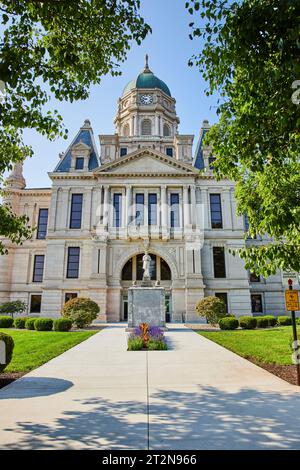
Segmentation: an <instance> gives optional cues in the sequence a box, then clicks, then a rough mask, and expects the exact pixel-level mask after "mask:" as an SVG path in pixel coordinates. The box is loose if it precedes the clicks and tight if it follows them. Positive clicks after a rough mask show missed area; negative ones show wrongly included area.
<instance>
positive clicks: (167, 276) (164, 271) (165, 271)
mask: <svg viewBox="0 0 300 470" xmlns="http://www.w3.org/2000/svg"><path fill="white" fill-rule="evenodd" d="M160 279H161V280H162V281H171V279H172V275H171V270H170V268H169V265H168V264H167V263H166V262H165V260H164V259H162V258H161V259H160Z"/></svg>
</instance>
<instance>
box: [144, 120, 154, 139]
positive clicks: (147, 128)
mask: <svg viewBox="0 0 300 470" xmlns="http://www.w3.org/2000/svg"><path fill="white" fill-rule="evenodd" d="M151 127H152V126H151V121H150V119H144V120H143V121H142V135H151V134H152V130H151Z"/></svg>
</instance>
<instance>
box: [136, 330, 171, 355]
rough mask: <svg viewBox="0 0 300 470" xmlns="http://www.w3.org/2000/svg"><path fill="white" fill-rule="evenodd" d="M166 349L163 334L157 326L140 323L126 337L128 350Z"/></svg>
mask: <svg viewBox="0 0 300 470" xmlns="http://www.w3.org/2000/svg"><path fill="white" fill-rule="evenodd" d="M166 349H168V347H167V343H166V338H165V335H164V333H163V331H162V329H161V328H159V327H158V326H150V325H148V323H141V324H140V325H139V326H138V327H137V328H135V330H134V331H133V332H132V333H131V334H130V335H129V337H128V351H141V350H147V351H158V350H160V351H162V350H166Z"/></svg>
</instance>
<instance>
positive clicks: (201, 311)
mask: <svg viewBox="0 0 300 470" xmlns="http://www.w3.org/2000/svg"><path fill="white" fill-rule="evenodd" d="M196 312H197V313H198V315H199V316H200V317H204V318H206V320H207V323H209V324H210V325H213V326H214V325H216V324H217V323H219V320H220V319H221V318H224V317H226V307H225V304H224V302H223V300H221V299H219V298H218V297H214V296H209V297H204V299H201V300H200V301H199V302H198V303H197V305H196Z"/></svg>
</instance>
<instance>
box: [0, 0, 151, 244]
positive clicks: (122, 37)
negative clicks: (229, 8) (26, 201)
mask: <svg viewBox="0 0 300 470" xmlns="http://www.w3.org/2000/svg"><path fill="white" fill-rule="evenodd" d="M139 7H140V1H139V0H124V1H121V0H79V1H77V2H70V1H69V0H53V1H49V0H31V1H30V0H6V1H1V2H0V23H1V33H0V81H1V82H0V84H2V85H3V84H4V85H5V89H4V93H3V95H4V96H3V95H2V99H1V101H0V148H1V159H0V185H1V183H2V186H3V173H4V171H5V170H7V169H11V168H12V165H13V163H14V162H19V161H23V160H24V159H25V158H26V157H29V156H31V155H32V149H31V147H30V146H28V145H25V144H24V142H23V139H22V131H23V129H25V128H31V129H35V130H36V131H37V132H39V133H41V134H42V135H45V136H46V137H47V138H49V139H50V140H53V139H55V138H56V137H58V136H63V137H66V136H67V132H66V130H65V129H64V126H63V122H62V117H61V116H60V115H59V114H58V112H57V111H55V110H54V111H50V110H48V109H47V104H49V102H50V99H51V97H52V96H54V97H55V98H56V99H57V100H60V101H62V100H69V101H71V102H72V101H73V100H81V99H86V98H87V97H88V96H89V87H90V85H91V84H98V83H100V81H101V77H102V76H103V75H107V74H111V75H112V76H114V75H118V74H120V71H119V64H120V62H123V61H124V60H125V59H126V56H127V51H128V50H129V49H130V45H131V43H132V42H133V41H135V42H136V43H138V44H140V42H141V41H142V40H143V39H144V38H145V36H146V35H147V33H148V32H150V31H151V30H150V27H149V26H148V25H147V24H146V23H145V22H144V20H143V18H141V16H140V15H139V12H138V10H139ZM0 192H2V194H3V187H2V188H1V186H0ZM26 222H27V220H26V218H20V217H16V216H14V214H13V213H12V212H11V211H10V210H9V208H7V207H5V206H3V205H0V235H2V236H5V237H8V238H10V239H11V241H12V242H15V243H20V242H21V241H22V239H23V237H25V238H26V237H28V236H30V230H29V229H28V227H27V226H26ZM1 252H4V246H3V244H2V243H1V242H0V253H1Z"/></svg>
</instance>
